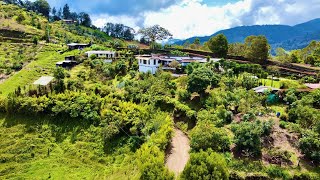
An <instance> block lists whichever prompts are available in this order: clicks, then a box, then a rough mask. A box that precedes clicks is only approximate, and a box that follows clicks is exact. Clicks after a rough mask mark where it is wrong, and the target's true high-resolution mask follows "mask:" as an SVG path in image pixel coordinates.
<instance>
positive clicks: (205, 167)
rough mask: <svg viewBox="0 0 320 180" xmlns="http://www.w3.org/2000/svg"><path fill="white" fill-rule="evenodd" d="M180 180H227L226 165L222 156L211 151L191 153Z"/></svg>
mask: <svg viewBox="0 0 320 180" xmlns="http://www.w3.org/2000/svg"><path fill="white" fill-rule="evenodd" d="M181 179H182V180H194V179H221V180H222V179H224V180H226V179H229V172H228V167H227V163H226V161H225V159H224V157H223V156H221V155H220V154H218V153H215V152H213V151H212V150H211V149H209V150H208V151H200V152H199V153H191V155H190V160H189V162H188V163H187V165H186V167H185V168H184V170H183V172H182V174H181Z"/></svg>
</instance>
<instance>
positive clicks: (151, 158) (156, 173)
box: [137, 145, 174, 180]
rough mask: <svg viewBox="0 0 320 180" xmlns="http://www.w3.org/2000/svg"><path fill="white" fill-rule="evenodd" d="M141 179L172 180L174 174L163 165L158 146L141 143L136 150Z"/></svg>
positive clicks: (162, 156)
mask: <svg viewBox="0 0 320 180" xmlns="http://www.w3.org/2000/svg"><path fill="white" fill-rule="evenodd" d="M137 159H138V164H139V169H140V179H141V180H154V179H155V180H173V179H174V175H173V174H172V173H170V172H169V171H168V169H166V168H165V167H164V165H163V164H164V154H163V153H162V152H161V151H160V150H159V148H158V147H156V146H153V147H148V146H147V145H143V146H142V147H141V148H140V149H139V150H138V151H137Z"/></svg>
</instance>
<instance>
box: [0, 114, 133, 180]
mask: <svg viewBox="0 0 320 180" xmlns="http://www.w3.org/2000/svg"><path fill="white" fill-rule="evenodd" d="M97 131H99V129H98V128H97V127H84V126H81V125H77V124H74V123H73V124H68V125H67V124H65V125H64V126H57V125H55V124H54V123H49V120H48V119H46V118H43V117H41V118H24V117H17V116H14V117H7V116H4V115H0V132H2V133H1V134H0V142H1V143H0V179H2V178H4V179H6V178H9V179H48V178H49V177H51V178H53V179H83V178H85V179H106V178H108V179H123V178H124V177H128V178H130V179H136V175H137V169H136V166H135V164H134V163H132V162H133V159H132V153H131V156H130V153H129V152H127V156H126V155H121V153H122V152H123V151H129V150H128V148H127V147H125V145H124V146H122V147H116V149H117V150H116V151H114V153H109V154H107V155H106V156H102V155H100V153H101V151H103V147H98V146H97V143H94V142H95V141H99V140H100V136H99V135H97V134H95V133H97ZM75 134H77V135H75ZM80 134H81V136H80ZM75 136H78V137H75ZM73 138H76V139H77V141H75V142H73V141H72V139H73ZM48 149H50V154H49V155H48Z"/></svg>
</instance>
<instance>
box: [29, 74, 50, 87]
mask: <svg viewBox="0 0 320 180" xmlns="http://www.w3.org/2000/svg"><path fill="white" fill-rule="evenodd" d="M53 79H54V77H52V76H42V77H41V78H39V79H38V80H36V81H35V82H34V83H33V84H34V85H41V86H46V85H48V84H49V83H50V82H51V81H52V80H53Z"/></svg>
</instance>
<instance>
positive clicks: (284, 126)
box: [279, 121, 287, 129]
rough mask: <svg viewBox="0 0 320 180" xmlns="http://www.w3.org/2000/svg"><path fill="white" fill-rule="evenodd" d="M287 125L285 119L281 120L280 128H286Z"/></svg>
mask: <svg viewBox="0 0 320 180" xmlns="http://www.w3.org/2000/svg"><path fill="white" fill-rule="evenodd" d="M286 126H287V122H285V121H280V123H279V127H280V128H282V129H286Z"/></svg>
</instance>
